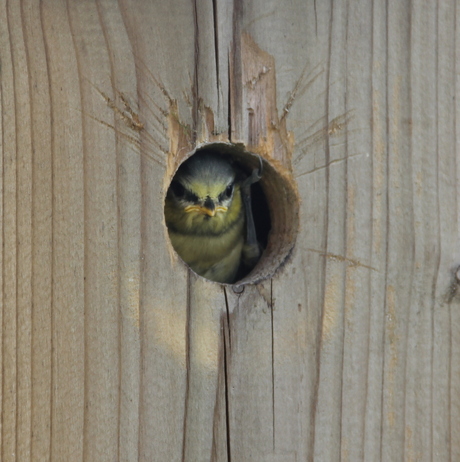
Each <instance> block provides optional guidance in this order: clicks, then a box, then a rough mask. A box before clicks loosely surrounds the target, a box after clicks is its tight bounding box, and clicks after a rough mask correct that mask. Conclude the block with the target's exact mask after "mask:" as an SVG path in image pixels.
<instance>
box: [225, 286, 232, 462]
mask: <svg viewBox="0 0 460 462" xmlns="http://www.w3.org/2000/svg"><path fill="white" fill-rule="evenodd" d="M224 296H225V308H226V312H227V313H226V315H227V316H226V317H227V325H226V326H225V323H224V328H225V330H226V332H224V384H225V426H226V436H227V445H226V448H227V462H231V460H232V448H231V433H230V394H229V384H228V382H229V378H228V376H229V373H228V361H229V359H228V355H227V348H228V350H229V351H231V335H230V314H229V307H228V297H227V289H226V288H225V286H224ZM227 336H228V345H227V340H226V337H227Z"/></svg>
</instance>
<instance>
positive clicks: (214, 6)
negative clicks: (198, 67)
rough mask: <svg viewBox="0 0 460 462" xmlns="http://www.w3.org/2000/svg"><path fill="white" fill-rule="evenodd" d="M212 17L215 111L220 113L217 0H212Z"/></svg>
mask: <svg viewBox="0 0 460 462" xmlns="http://www.w3.org/2000/svg"><path fill="white" fill-rule="evenodd" d="M212 18H213V22H214V24H213V26H214V27H213V32H214V60H215V62H216V90H217V111H218V112H219V113H220V70H219V21H218V14H217V0H212Z"/></svg>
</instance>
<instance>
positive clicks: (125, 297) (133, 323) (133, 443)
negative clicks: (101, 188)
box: [98, 1, 142, 461]
mask: <svg viewBox="0 0 460 462" xmlns="http://www.w3.org/2000/svg"><path fill="white" fill-rule="evenodd" d="M98 13H99V17H100V21H101V25H102V28H103V31H104V39H105V42H106V46H107V51H108V56H109V59H110V71H111V76H112V85H113V87H114V94H113V101H114V102H116V103H117V107H118V108H121V109H120V110H121V111H123V112H122V114H118V113H117V111H116V110H115V109H114V114H115V118H114V129H115V133H116V135H117V138H116V152H117V160H116V162H117V202H118V230H119V234H118V287H119V289H118V290H119V300H120V301H119V306H120V314H119V319H118V323H119V325H118V327H119V348H120V358H119V361H120V371H119V374H120V376H119V380H120V382H119V390H118V393H119V395H118V397H119V398H118V399H119V410H118V412H119V416H118V419H119V425H118V440H119V441H118V459H119V460H120V461H128V460H138V459H139V390H140V360H141V356H140V347H141V342H140V325H139V324H140V313H139V308H140V283H141V203H142V201H141V181H140V179H141V154H140V134H139V130H137V129H136V127H134V128H133V124H132V123H133V122H134V120H133V117H134V118H135V115H137V114H139V107H138V104H137V103H138V101H137V83H136V68H135V62H134V53H133V50H132V47H131V44H130V42H129V38H128V36H127V31H126V29H125V28H124V27H122V26H123V21H122V17H121V12H120V10H119V9H118V8H114V7H113V3H112V2H110V1H106V2H101V3H99V5H98ZM127 63H129V65H127ZM130 111H131V112H132V113H130ZM117 114H118V116H117Z"/></svg>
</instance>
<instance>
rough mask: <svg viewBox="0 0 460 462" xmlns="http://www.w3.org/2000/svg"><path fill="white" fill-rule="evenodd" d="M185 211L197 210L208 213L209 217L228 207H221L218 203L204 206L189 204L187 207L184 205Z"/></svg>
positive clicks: (204, 213) (224, 210)
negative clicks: (215, 205)
mask: <svg viewBox="0 0 460 462" xmlns="http://www.w3.org/2000/svg"><path fill="white" fill-rule="evenodd" d="M184 210H185V212H186V213H190V212H198V213H201V214H203V215H208V216H209V217H215V216H216V213H217V212H226V211H227V210H228V209H227V207H223V206H221V205H218V206H217V207H213V206H212V207H205V206H200V205H189V206H188V207H185V209H184Z"/></svg>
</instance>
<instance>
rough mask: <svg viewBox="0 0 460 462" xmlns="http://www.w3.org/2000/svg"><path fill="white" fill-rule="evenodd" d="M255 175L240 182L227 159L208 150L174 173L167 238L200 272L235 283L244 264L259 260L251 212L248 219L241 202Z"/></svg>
mask: <svg viewBox="0 0 460 462" xmlns="http://www.w3.org/2000/svg"><path fill="white" fill-rule="evenodd" d="M253 177H254V175H253ZM253 177H250V178H253ZM258 178H260V177H257V179H258ZM257 179H256V180H254V179H253V180H250V179H246V180H245V181H242V179H241V172H239V170H238V169H236V168H234V167H233V165H232V163H231V162H230V161H229V160H227V159H225V158H224V157H221V156H219V155H216V154H211V153H209V152H200V153H197V154H195V155H193V156H192V157H191V158H190V159H188V160H187V161H186V162H184V163H183V164H182V165H181V166H180V168H179V170H178V171H177V173H176V175H175V176H174V178H173V181H172V183H171V185H170V187H169V189H168V193H167V195H166V200H165V218H166V225H167V226H168V231H169V237H170V239H171V243H172V245H173V247H174V249H175V250H176V252H177V253H178V254H179V256H180V257H181V258H182V259H183V260H184V261H185V263H187V264H188V265H189V266H190V268H192V269H193V270H194V271H195V272H196V273H198V274H199V275H200V276H203V277H205V278H207V279H210V280H212V281H216V282H222V283H233V282H235V279H236V277H237V275H238V270H239V269H240V267H241V265H242V264H247V265H251V266H254V264H255V263H256V262H257V260H258V258H259V255H260V249H259V244H258V243H257V239H256V237H255V229H254V222H253V220H252V213H250V210H249V213H250V215H251V217H250V219H249V221H248V220H247V218H246V215H247V213H248V211H247V210H245V205H244V204H245V203H247V202H248V197H247V191H249V186H250V183H251V182H253V181H257ZM245 191H246V193H245ZM249 199H250V196H249ZM248 223H249V226H250V227H251V228H252V229H251V230H249V232H248V226H247V225H248ZM245 225H246V226H245ZM247 236H249V238H250V239H251V242H247V239H246V237H247ZM254 241H255V242H254Z"/></svg>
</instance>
